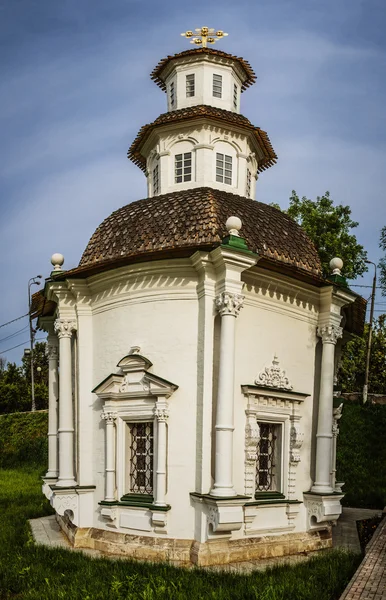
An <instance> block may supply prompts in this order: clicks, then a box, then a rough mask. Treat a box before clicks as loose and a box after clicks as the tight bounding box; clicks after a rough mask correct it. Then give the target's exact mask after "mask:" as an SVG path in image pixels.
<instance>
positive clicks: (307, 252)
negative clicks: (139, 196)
mask: <svg viewBox="0 0 386 600" xmlns="http://www.w3.org/2000/svg"><path fill="white" fill-rule="evenodd" d="M231 215H236V216H238V217H240V218H241V220H242V222H243V227H242V230H241V233H242V235H243V237H244V238H245V239H246V241H247V244H248V247H249V249H250V250H252V251H253V252H257V253H259V254H260V255H261V256H264V257H265V258H266V259H268V260H269V261H271V262H273V263H276V264H277V265H280V264H282V265H284V264H286V265H288V266H291V267H296V268H297V269H300V270H303V271H305V272H308V273H311V274H313V275H314V276H316V277H317V278H319V277H320V276H321V267H320V260H319V256H318V253H317V251H316V249H315V247H314V245H313V243H312V242H311V241H310V239H309V238H308V237H307V235H306V234H305V232H304V231H303V229H302V228H301V227H300V226H299V225H298V224H297V223H295V221H293V220H292V219H291V218H290V217H288V216H287V215H286V214H285V213H282V212H280V211H279V210H277V209H276V208H273V207H272V206H268V205H266V204H263V203H261V202H256V201H255V200H250V199H248V198H243V197H242V196H237V195H235V194H229V193H226V192H223V191H220V190H216V189H212V188H195V189H190V190H183V191H181V192H173V193H170V194H164V195H162V196H155V197H153V198H147V199H144V200H138V201H137V202H132V203H131V204H127V205H126V206H124V207H123V208H120V209H119V210H117V211H115V212H113V213H112V214H111V215H110V216H109V217H108V218H107V219H105V221H103V223H102V224H101V225H100V226H99V227H98V229H97V230H96V231H95V233H94V235H93V236H92V237H91V239H90V241H89V243H88V245H87V248H86V249H85V251H84V253H83V256H82V258H81V261H80V263H79V267H78V269H76V270H75V271H77V270H81V271H87V270H88V268H91V267H94V266H96V265H102V264H103V263H105V264H106V266H107V265H108V264H109V265H111V266H110V267H109V268H113V264H114V263H117V262H119V263H122V260H123V259H126V260H127V259H129V258H134V257H137V258H138V257H140V256H144V255H146V257H147V258H149V259H151V258H153V259H157V256H158V257H159V258H161V257H162V255H164V254H165V252H168V254H169V255H173V253H174V254H176V253H178V251H180V250H184V249H185V250H187V249H189V250H190V252H191V253H193V252H194V251H195V250H199V249H203V248H206V249H211V248H214V247H216V246H218V245H219V244H220V243H221V241H222V239H223V238H224V236H225V235H226V229H225V222H226V220H227V218H228V217H230V216H231Z"/></svg>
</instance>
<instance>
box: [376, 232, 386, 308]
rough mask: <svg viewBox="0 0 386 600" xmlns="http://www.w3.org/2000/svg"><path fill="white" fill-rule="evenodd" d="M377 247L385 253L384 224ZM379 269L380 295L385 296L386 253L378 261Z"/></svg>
mask: <svg viewBox="0 0 386 600" xmlns="http://www.w3.org/2000/svg"><path fill="white" fill-rule="evenodd" d="M379 247H380V248H381V249H382V250H383V251H384V252H385V253H386V225H385V226H384V227H382V229H381V239H380V242H379ZM378 267H379V270H380V274H381V276H380V284H381V287H382V295H383V296H386V254H385V256H384V257H383V258H381V260H380V261H379V265H378Z"/></svg>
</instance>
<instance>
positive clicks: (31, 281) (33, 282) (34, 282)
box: [28, 275, 42, 412]
mask: <svg viewBox="0 0 386 600" xmlns="http://www.w3.org/2000/svg"><path fill="white" fill-rule="evenodd" d="M41 278H42V275H36V277H31V279H29V280H28V318H29V339H30V348H31V350H30V361H31V396H32V403H31V410H32V412H35V410H36V405H35V382H34V341H35V330H34V328H33V325H32V314H31V313H32V302H31V286H32V285H40V281H39V279H41Z"/></svg>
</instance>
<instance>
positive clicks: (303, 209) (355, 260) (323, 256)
mask: <svg viewBox="0 0 386 600" xmlns="http://www.w3.org/2000/svg"><path fill="white" fill-rule="evenodd" d="M274 206H276V207H277V205H276V204H275V205H274ZM285 212H286V213H287V214H288V215H289V216H290V217H292V218H293V219H294V220H295V221H296V222H297V223H299V225H301V226H302V227H303V229H304V230H305V232H306V233H307V234H308V236H309V237H310V238H311V240H312V241H313V242H314V244H315V247H316V249H317V251H318V253H319V256H320V260H321V263H322V269H323V274H324V276H325V277H327V276H328V275H329V274H330V267H329V262H330V260H331V259H332V258H334V257H335V256H338V257H339V258H341V259H342V260H343V263H344V267H343V274H344V275H345V277H347V279H355V278H356V277H358V276H359V275H362V274H363V273H364V272H365V271H367V266H366V264H365V260H366V258H367V253H366V251H365V250H364V248H363V246H361V245H360V244H358V242H357V239H356V237H355V235H353V234H352V233H351V230H352V229H354V228H355V227H357V226H358V223H357V222H356V221H353V220H352V219H351V208H350V207H349V206H343V204H338V205H336V206H334V202H333V200H332V199H331V198H330V194H329V192H326V193H325V194H324V195H323V196H317V198H316V200H309V199H308V198H306V197H305V196H303V198H302V199H300V198H299V196H298V195H297V193H296V192H295V191H294V190H293V191H292V195H291V197H290V205H289V208H288V209H287V210H286V211H285ZM385 237H386V234H385Z"/></svg>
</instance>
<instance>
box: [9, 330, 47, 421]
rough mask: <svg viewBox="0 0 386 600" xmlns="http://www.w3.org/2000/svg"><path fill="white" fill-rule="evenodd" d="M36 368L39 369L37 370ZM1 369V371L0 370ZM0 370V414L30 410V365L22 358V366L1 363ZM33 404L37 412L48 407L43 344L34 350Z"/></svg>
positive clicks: (40, 343)
mask: <svg viewBox="0 0 386 600" xmlns="http://www.w3.org/2000/svg"><path fill="white" fill-rule="evenodd" d="M38 367H39V368H40V369H39V370H38ZM1 368H2V370H1ZM1 368H0V414H1V413H2V414H4V413H13V412H23V411H29V410H31V398H32V394H31V363H30V359H29V358H28V357H23V359H22V366H21V367H18V366H17V365H16V364H15V363H8V364H6V365H5V364H4V363H2V365H1ZM34 380H35V385H34V389H35V404H36V408H37V410H41V409H44V408H47V406H48V359H47V356H46V344H45V342H37V343H36V345H35V349H34Z"/></svg>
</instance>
